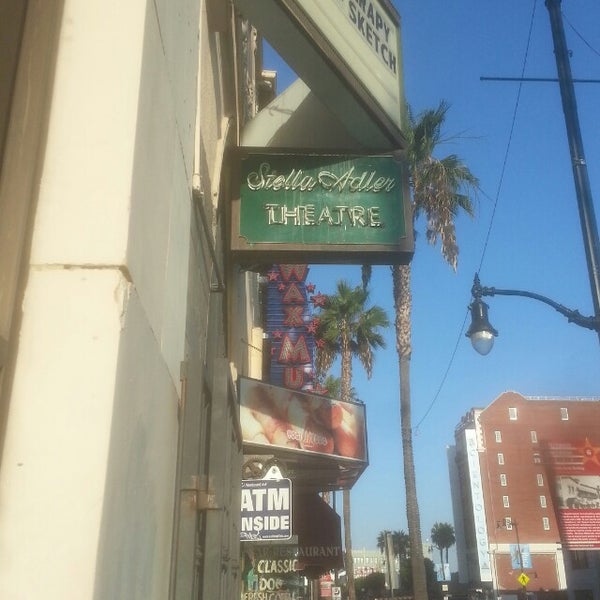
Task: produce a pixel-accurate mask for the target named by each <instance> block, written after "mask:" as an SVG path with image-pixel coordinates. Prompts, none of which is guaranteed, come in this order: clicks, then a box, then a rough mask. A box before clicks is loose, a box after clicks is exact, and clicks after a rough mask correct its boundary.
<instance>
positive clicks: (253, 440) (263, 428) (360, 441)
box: [239, 377, 367, 462]
mask: <svg viewBox="0 0 600 600" xmlns="http://www.w3.org/2000/svg"><path fill="white" fill-rule="evenodd" d="M239 389H240V423H241V427H242V437H243V440H244V443H245V444H252V445H255V446H265V447H272V446H277V447H280V448H285V449H286V450H289V451H294V452H300V453H313V454H321V455H327V456H332V457H341V458H346V459H352V460H355V461H362V462H366V461H367V444H366V427H365V407H364V405H363V404H359V403H353V402H342V401H339V400H334V399H332V398H327V397H325V396H320V395H318V394H309V393H304V392H299V391H296V390H289V389H287V388H282V387H277V386H273V385H270V384H267V383H263V382H261V381H258V380H254V379H248V378H245V377H242V378H240V388H239Z"/></svg>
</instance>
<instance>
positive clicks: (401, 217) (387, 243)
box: [230, 147, 414, 265]
mask: <svg viewBox="0 0 600 600" xmlns="http://www.w3.org/2000/svg"><path fill="white" fill-rule="evenodd" d="M232 154H233V156H232V181H233V182H235V183H234V185H235V186H236V187H235V188H234V189H232V202H231V223H230V225H231V227H230V232H231V252H232V255H233V258H234V260H235V261H237V262H239V263H240V264H242V265H247V264H252V265H254V264H261V263H264V264H273V263H276V262H278V263H299V262H301V263H312V264H342V263H345V264H373V265H380V264H382V265H392V264H408V263H409V262H410V260H411V259H412V255H413V253H414V237H413V221H412V207H411V201H410V189H409V183H408V172H407V169H406V166H405V165H404V164H403V163H402V161H401V159H399V157H398V156H397V155H394V154H392V153H389V154H386V153H382V154H356V153H355V152H343V151H332V152H320V151H319V152H317V151H312V152H311V151H307V150H301V151H294V150H287V149H286V150H273V149H270V148H269V149H265V148H247V147H245V148H238V149H236V150H235V151H233V152H232ZM260 161H263V163H264V164H268V165H269V167H264V170H265V172H263V173H261V174H257V175H256V177H257V180H258V179H260V182H259V183H258V184H257V186H256V187H258V186H259V185H262V186H263V188H262V189H260V190H256V193H254V192H255V191H254V190H253V191H252V192H251V191H249V189H248V188H249V186H248V177H249V175H250V172H249V169H250V166H249V165H255V164H257V163H260V164H261V165H262V164H263V163H261V162H260ZM294 161H297V162H296V163H295V164H297V165H298V168H297V169H293V168H292V169H288V170H286V171H285V174H284V171H281V172H280V171H278V169H285V167H284V165H286V164H288V163H292V164H294ZM302 161H304V163H303V162H302ZM302 164H308V165H310V166H311V168H312V169H313V171H310V173H311V175H308V174H307V173H306V172H304V171H303V170H302V168H301V165H302ZM369 164H370V165H375V166H377V165H379V166H381V168H382V169H383V171H382V173H385V169H386V168H387V169H388V172H389V168H390V166H392V165H393V166H395V167H396V168H397V173H396V176H397V177H396V179H395V180H394V181H395V189H391V190H387V189H376V190H375V186H374V185H373V183H374V182H375V181H377V182H379V183H378V185H383V183H382V181H384V180H385V179H386V177H385V176H380V173H379V172H377V171H376V170H375V169H376V167H373V166H371V170H370V171H369V170H367V171H364V172H362V173H361V172H360V168H361V167H360V165H369ZM319 165H320V166H322V167H323V170H322V171H319V168H320V166H319ZM341 165H349V167H348V171H350V170H352V169H353V168H354V167H353V166H354V165H359V167H358V170H356V171H352V175H353V178H352V182H353V183H354V189H355V191H349V184H347V185H346V186H345V187H342V184H341V183H340V184H338V185H337V188H336V192H335V193H333V192H332V191H323V190H320V191H321V192H322V193H321V194H320V196H318V195H317V188H319V187H320V186H322V185H334V184H331V180H330V181H329V182H327V183H323V184H322V183H321V182H320V181H319V182H317V183H316V184H315V187H314V188H312V189H311V190H310V193H307V191H306V190H300V188H301V185H300V182H301V181H303V179H302V178H303V177H305V179H304V181H311V182H312V179H309V178H312V175H314V174H316V175H320V174H321V173H322V172H327V173H332V172H333V171H331V170H328V169H327V167H330V168H331V169H334V170H335V169H336V168H340V169H343V167H342V166H341ZM366 168H367V169H368V168H369V167H366ZM267 170H268V172H266V171H267ZM254 173H255V172H254V171H252V172H251V174H252V175H254ZM336 174H337V173H336ZM373 174H374V175H373ZM345 175H347V173H345ZM275 177H279V186H280V187H279V188H278V189H274V187H273V186H271V188H269V189H266V190H265V189H264V186H265V183H264V181H265V180H267V181H272V180H273V178H275ZM340 177H341V175H340ZM269 178H270V179H269ZM243 179H244V181H242V180H243ZM284 179H285V182H283V180H284ZM237 182H239V187H237ZM360 182H363V183H364V184H365V185H364V188H365V190H366V191H363V190H362V188H360ZM367 182H370V184H371V185H367ZM232 187H233V186H232ZM369 187H370V188H371V189H368V188H369ZM357 189H358V192H356V190H357ZM374 190H375V191H374ZM259 192H260V194H259ZM313 192H315V193H313ZM253 193H254V196H252V194H253ZM301 194H304V197H306V198H311V204H310V206H312V207H313V210H316V211H317V212H316V213H312V214H311V215H310V216H306V213H300V215H301V219H304V220H303V221H302V222H300V224H299V225H298V226H297V227H296V228H295V231H292V230H291V227H289V239H285V237H283V238H282V239H277V240H276V239H273V238H271V239H269V238H268V235H267V233H265V230H266V228H267V227H268V226H273V227H278V225H277V224H275V225H274V223H276V222H277V220H278V219H279V220H280V221H281V219H282V218H283V217H280V216H279V214H280V213H277V212H276V211H277V210H280V205H279V204H277V202H285V205H281V206H285V207H287V206H288V205H290V206H293V207H294V208H293V210H298V211H300V210H302V209H303V207H304V206H305V205H303V204H302V202H303V200H304V197H301ZM252 197H253V198H254V200H252V199H251V198H252ZM315 197H316V198H318V199H317V201H316V202H317V203H318V202H321V203H322V204H318V205H317V208H316V209H315V208H314V207H315V204H314V203H312V200H313V199H314V198H315ZM359 198H360V200H357V199H359ZM269 199H271V202H272V204H271V203H270V201H269ZM250 203H252V206H249V205H250ZM357 203H358V204H359V205H358V206H357V205H356V204H357ZM394 203H399V206H397V207H396V206H395V205H394ZM380 205H381V206H380ZM269 206H275V207H276V208H275V209H271V213H269V212H268V211H269V208H268V207H269ZM319 207H321V208H323V207H324V208H325V210H331V211H332V220H331V222H333V223H334V225H338V222H342V219H346V221H344V227H346V230H345V231H344V232H343V235H346V236H347V238H348V240H345V239H342V236H340V235H338V237H337V238H336V237H335V236H334V235H333V234H334V233H335V234H339V231H340V228H339V227H338V230H337V231H335V232H334V231H333V230H332V231H331V236H330V237H331V238H332V239H333V241H329V240H323V239H317V236H316V234H314V231H315V229H317V228H316V227H314V225H315V222H318V219H319V215H320V214H321V213H319V212H318V210H319ZM340 207H341V208H340ZM281 210H283V208H281ZM340 210H341V211H346V212H345V213H340V212H339V211H340ZM352 210H361V211H363V212H362V213H360V215H359V217H358V218H359V219H360V221H359V222H358V223H359V224H358V226H357V227H356V228H355V230H354V231H350V228H351V227H353V226H354V223H355V222H356V221H354V222H353V223H352V224H348V223H350V221H349V220H350V219H354V218H355V217H354V215H352V216H349V215H350V211H352ZM396 210H397V211H398V212H397V213H395V212H394V211H396ZM335 211H338V212H337V213H336V212H335ZM254 213H258V214H257V215H256V218H260V219H262V220H263V223H262V228H263V229H262V230H261V235H262V238H261V237H252V236H251V235H250V236H249V235H248V223H247V220H248V217H249V215H250V214H254ZM281 214H283V213H281ZM396 215H397V220H398V223H401V224H402V226H401V229H399V230H398V231H397V232H396V233H397V235H395V236H394V237H392V234H391V232H390V231H389V228H390V227H392V226H393V227H396V222H394V223H393V224H392V221H393V220H394V217H396ZM268 219H271V223H270V224H269V223H268ZM336 220H337V222H336ZM386 220H387V228H388V229H387V230H386V229H385V228H386ZM285 226H286V227H288V225H287V217H286V225H285ZM359 228H360V229H359ZM258 229H260V226H259V227H258ZM258 229H257V230H258ZM279 229H280V230H281V229H282V228H281V227H279ZM287 234H288V232H286V235H287ZM304 234H306V236H305V237H306V238H309V239H308V241H304V242H302V243H300V242H298V241H297V239H294V235H295V236H296V237H302V236H304ZM361 234H364V237H365V238H366V241H365V242H364V243H361V242H360V240H359V237H360V235H361ZM386 236H387V237H386Z"/></svg>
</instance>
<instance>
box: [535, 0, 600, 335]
mask: <svg viewBox="0 0 600 600" xmlns="http://www.w3.org/2000/svg"><path fill="white" fill-rule="evenodd" d="M560 5H561V0H546V8H547V9H548V13H549V15H550V26H551V28H552V40H553V43H554V56H555V58H556V68H557V71H558V83H559V86H560V96H561V100H562V107H563V112H564V115H565V125H566V127H567V139H568V142H569V151H570V154H571V163H572V167H573V178H574V180H575V192H576V194H577V207H578V209H579V220H580V223H581V232H582V235H583V242H584V246H585V255H586V260H587V267H588V276H589V280H590V287H591V291H592V300H593V303H594V315H595V316H596V318H600V242H599V241H598V226H597V221H596V216H595V214H594V203H593V200H592V191H591V187H590V180H589V178H588V171H587V164H586V161H585V156H584V153H583V141H582V138H581V129H580V127H579V116H578V113H577V101H576V98H575V87H574V86H573V77H572V74H571V63H570V60H569V51H568V49H567V42H566V38H565V30H564V27H563V20H562V13H561V10H560ZM598 338H599V339H600V332H599V333H598Z"/></svg>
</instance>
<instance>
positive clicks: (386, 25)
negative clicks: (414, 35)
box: [298, 0, 403, 129]
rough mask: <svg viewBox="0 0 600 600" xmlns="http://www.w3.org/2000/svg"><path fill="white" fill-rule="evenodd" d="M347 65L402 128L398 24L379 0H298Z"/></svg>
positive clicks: (395, 17)
mask: <svg viewBox="0 0 600 600" xmlns="http://www.w3.org/2000/svg"><path fill="white" fill-rule="evenodd" d="M298 5H299V6H300V7H301V8H302V10H303V11H304V12H305V13H306V14H307V15H308V16H309V17H310V19H311V21H312V22H313V23H315V24H316V25H317V27H318V28H319V29H320V30H321V31H322V33H323V35H324V36H325V38H326V39H327V40H329V42H330V43H331V45H332V46H333V47H334V48H335V49H336V50H337V52H338V53H339V55H340V56H341V57H342V59H343V60H344V62H345V63H346V64H347V65H348V67H349V68H350V69H351V70H352V71H354V73H355V74H356V76H357V78H358V79H359V80H360V81H362V83H363V85H364V86H365V88H367V89H368V90H369V91H370V92H371V94H372V95H373V97H374V98H375V100H376V101H377V102H378V104H379V105H380V106H381V107H382V108H383V109H384V111H385V112H386V113H387V115H388V117H389V118H390V119H391V120H392V121H393V122H394V123H395V125H396V126H397V127H398V128H399V129H401V128H402V123H401V116H402V115H401V106H402V102H403V98H402V56H401V49H400V25H399V22H398V21H397V20H396V19H397V15H393V14H390V12H389V10H388V9H386V6H385V3H384V2H382V1H380V0H337V1H336V2H331V1H328V2H324V1H323V0H299V1H298Z"/></svg>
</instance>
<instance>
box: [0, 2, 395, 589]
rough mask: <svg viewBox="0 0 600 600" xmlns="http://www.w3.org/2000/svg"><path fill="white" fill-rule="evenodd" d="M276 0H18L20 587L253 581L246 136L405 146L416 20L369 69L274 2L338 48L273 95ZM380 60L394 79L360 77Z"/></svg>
mask: <svg viewBox="0 0 600 600" xmlns="http://www.w3.org/2000/svg"><path fill="white" fill-rule="evenodd" d="M267 4H269V3H267V2H264V3H263V2H260V3H258V2H251V3H244V2H242V1H241V0H236V4H235V5H234V4H233V3H232V2H229V1H225V0H169V1H168V2H167V1H166V0H155V1H153V2H148V1H147V0H128V1H127V2H122V1H118V2H117V1H115V0H23V1H19V2H2V6H1V10H0V14H1V15H2V18H1V19H0V37H1V39H2V40H3V47H2V55H1V57H0V165H1V166H0V406H1V407H2V408H1V412H0V445H1V452H2V455H1V464H0V597H1V598H2V599H6V600H21V599H29V598H37V597H40V598H41V597H43V598H45V599H47V600H71V599H73V600H87V599H90V600H91V599H92V598H96V599H98V600H115V599H126V600H134V599H136V598H143V599H144V600H151V599H154V600H165V599H166V598H169V599H173V598H178V599H179V598H182V599H183V598H185V599H189V598H203V599H206V600H218V599H227V600H230V599H231V598H234V597H236V596H237V595H238V594H239V590H240V585H239V584H240V571H241V567H240V553H239V510H240V479H241V463H242V445H241V439H240V436H239V420H238V414H237V413H238V407H237V402H236V389H235V380H236V378H237V376H238V375H240V374H241V375H247V376H249V377H257V378H260V376H261V369H262V364H261V363H262V358H261V357H262V346H261V344H262V334H263V331H262V328H261V327H262V323H261V319H260V310H259V305H258V301H257V299H258V277H257V275H256V274H255V273H253V272H251V270H249V269H248V270H247V269H242V268H240V266H239V265H238V264H235V262H234V261H232V260H230V257H229V254H228V251H227V250H228V248H229V246H228V243H229V237H230V229H229V226H230V223H229V205H230V202H231V199H232V196H233V194H234V189H235V187H236V185H238V184H239V182H236V181H234V180H233V177H232V170H231V168H232V164H231V153H230V151H231V150H233V149H236V148H239V147H240V146H241V145H244V144H245V145H253V146H255V147H256V146H258V147H267V146H272V145H278V146H279V147H288V148H300V147H305V148H306V147H311V148H329V149H331V148H336V147H343V148H344V149H345V150H346V151H348V150H354V151H356V152H374V151H377V152H391V151H395V150H398V149H400V148H402V136H401V134H400V133H399V131H400V120H401V106H400V105H401V103H402V100H403V97H402V91H401V88H400V85H399V84H398V81H399V79H400V73H401V66H400V54H399V50H400V46H399V34H398V35H396V33H395V31H396V29H394V31H392V32H391V33H392V34H393V35H394V38H393V39H394V43H395V44H396V47H395V48H392V46H388V45H386V47H385V53H384V54H382V51H383V49H382V46H381V45H377V47H375V46H373V47H368V48H367V49H366V52H363V49H362V46H361V44H367V43H368V42H369V40H366V39H365V40H359V42H360V43H359V44H354V48H353V49H354V50H355V51H356V52H358V53H359V56H360V57H362V59H363V61H362V63H361V68H362V72H361V73H358V74H352V77H350V74H349V69H348V67H347V66H344V65H332V64H331V61H330V60H329V57H328V58H327V60H325V58H324V55H323V51H322V49H318V48H316V44H315V41H314V40H311V39H306V38H304V37H302V38H300V37H299V36H296V37H294V38H293V40H292V36H291V35H286V34H285V33H282V32H285V31H291V32H292V33H293V31H295V29H294V27H290V23H291V22H290V23H288V20H289V17H288V16H287V15H286V14H283V13H282V12H281V11H279V13H278V15H275V14H274V12H270V11H266V17H268V18H267V19H266V21H265V23H264V24H263V25H262V26H263V29H264V30H266V29H268V28H269V27H271V29H272V31H270V32H269V34H270V35H274V36H277V35H278V34H279V35H280V36H283V37H282V39H279V40H276V41H277V43H278V45H279V46H280V47H281V48H282V50H283V51H284V53H289V56H290V58H292V54H293V55H294V58H295V60H296V61H297V63H296V64H297V70H305V71H306V77H305V79H306V80H307V81H308V80H309V79H310V74H311V73H309V72H308V71H311V70H314V69H316V68H317V67H319V66H320V67H321V69H320V70H318V72H317V73H316V76H314V77H313V80H314V82H315V83H314V84H311V85H313V87H314V88H315V89H314V90H312V89H310V86H309V85H307V83H305V82H303V81H298V82H297V83H296V84H294V85H293V86H292V89H291V90H290V91H289V93H287V94H282V95H281V97H279V98H278V99H276V100H275V102H276V103H277V104H275V105H271V107H270V110H269V111H266V112H265V111H264V110H263V111H262V112H259V113H258V116H257V111H258V109H259V108H261V107H262V104H263V102H264V103H266V102H269V101H270V100H271V98H272V96H273V92H274V90H273V84H274V77H273V74H272V73H266V74H265V77H264V78H263V77H262V73H261V64H260V63H261V61H260V46H259V43H258V42H259V38H258V37H257V32H256V30H255V29H254V28H253V27H251V26H249V24H248V23H247V21H246V20H244V19H243V18H242V14H241V13H240V10H242V9H243V10H244V11H246V10H248V11H249V10H250V9H251V8H252V7H253V6H254V7H256V6H258V5H261V6H264V7H266V6H267ZM272 4H275V3H272ZM332 6H333V5H332ZM382 6H387V9H386V10H387V12H388V13H390V14H392V17H393V19H391V20H390V23H391V22H392V21H393V22H394V23H398V22H399V19H398V18H397V15H396V13H395V11H394V10H393V7H392V5H391V3H390V2H389V1H388V0H382ZM240 7H241V8H240ZM334 10H338V11H339V10H340V7H338V6H335V7H334ZM390 11H391V12H390ZM386 14H387V13H386ZM246 16H248V15H246ZM250 16H251V17H252V18H253V19H256V20H260V15H250ZM275 17H277V19H275ZM386 18H387V17H386ZM382 19H383V17H382V16H381V15H379V16H378V21H380V22H381V23H384V21H383V20H382ZM344 22H345V21H344ZM385 23H386V27H387V29H388V33H390V28H389V26H388V25H387V21H385ZM274 24H276V25H277V27H275V28H273V25H274ZM286 26H287V27H286ZM382 26H383V25H382ZM348 27H350V26H349V25H348ZM265 33H266V31H265ZM354 33H355V34H356V35H360V32H359V30H358V29H356V28H355V31H354ZM290 41H291V42H292V45H294V44H295V45H299V44H303V45H302V46H301V48H300V50H301V51H300V52H298V51H297V50H298V48H296V52H295V53H294V52H293V50H294V48H292V47H289V48H285V45H286V43H287V42H290ZM342 41H343V42H346V43H347V42H348V39H347V38H345V37H342ZM370 43H371V45H372V44H373V38H372V36H371V37H370ZM306 49H308V50H310V54H307V52H305V50H306ZM376 50H377V51H378V54H377V55H376V54H375V51H376ZM369 53H371V54H372V55H373V56H370V55H369ZM369 56H370V58H369ZM285 58H287V56H285ZM392 59H393V60H392ZM371 63H374V66H372V65H371ZM324 69H325V70H326V69H329V70H331V71H332V74H331V76H329V77H325V78H324V77H322V74H323V72H324ZM378 69H385V70H386V73H387V74H388V75H389V74H390V73H392V75H393V77H389V76H388V77H387V79H388V81H391V83H392V89H391V93H388V92H389V91H390V90H388V91H384V92H382V93H379V92H380V90H378V86H377V85H369V86H366V85H363V84H362V83H361V77H367V76H370V77H373V76H376V77H379V75H378ZM313 75H314V74H313ZM380 79H382V80H383V79H384V78H380ZM394 82H395V83H396V84H398V85H395V84H394ZM372 93H377V94H378V98H376V99H373V97H372ZM382 98H383V99H384V100H385V106H384V108H382V107H381V106H380V100H381V99H382ZM382 101H383V100H382Z"/></svg>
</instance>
